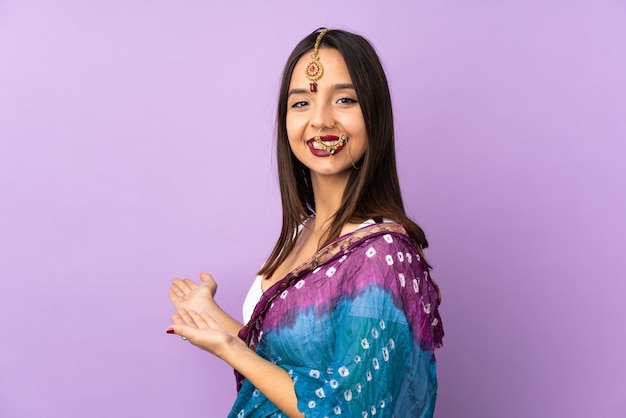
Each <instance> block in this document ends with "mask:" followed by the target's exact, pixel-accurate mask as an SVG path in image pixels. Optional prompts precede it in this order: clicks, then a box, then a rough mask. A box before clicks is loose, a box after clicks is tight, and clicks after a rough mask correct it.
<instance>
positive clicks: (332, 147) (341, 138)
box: [315, 126, 354, 165]
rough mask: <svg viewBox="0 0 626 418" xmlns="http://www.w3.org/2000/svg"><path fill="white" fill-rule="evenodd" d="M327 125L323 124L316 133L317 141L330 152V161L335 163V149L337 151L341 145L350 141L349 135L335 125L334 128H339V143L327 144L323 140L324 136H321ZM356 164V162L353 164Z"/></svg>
mask: <svg viewBox="0 0 626 418" xmlns="http://www.w3.org/2000/svg"><path fill="white" fill-rule="evenodd" d="M324 128H325V127H324V126H322V127H321V128H320V129H319V130H318V131H317V135H315V142H317V144H318V145H319V146H320V147H322V148H323V149H324V151H326V152H327V153H328V160H329V161H330V163H331V164H332V163H333V158H334V155H335V151H337V149H338V148H339V147H341V146H342V145H343V144H345V143H346V142H347V141H348V137H347V136H346V134H344V133H343V132H342V131H341V129H339V128H338V127H336V126H333V128H337V130H338V131H339V139H338V140H337V143H336V144H334V145H326V144H325V143H324V142H323V141H322V138H321V137H320V134H321V133H322V129H324ZM353 165H354V164H353Z"/></svg>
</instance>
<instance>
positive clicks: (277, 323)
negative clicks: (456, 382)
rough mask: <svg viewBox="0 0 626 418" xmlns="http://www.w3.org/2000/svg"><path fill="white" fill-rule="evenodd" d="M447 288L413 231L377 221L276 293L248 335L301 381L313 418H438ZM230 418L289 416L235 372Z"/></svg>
mask: <svg viewBox="0 0 626 418" xmlns="http://www.w3.org/2000/svg"><path fill="white" fill-rule="evenodd" d="M438 306H439V299H438V289H437V287H436V284H435V283H434V282H433V281H432V280H431V279H430V273H429V266H428V264H427V263H426V262H425V261H424V260H423V258H422V257H421V256H420V251H418V249H417V248H416V246H415V245H414V244H413V242H412V240H411V239H410V237H409V236H408V234H407V233H406V231H405V229H404V227H402V226H401V225H399V224H396V223H382V224H374V225H371V226H366V227H363V228H360V229H357V230H356V231H354V232H353V233H351V234H348V235H344V236H342V237H340V238H339V239H337V240H336V241H334V242H333V243H331V244H330V245H328V246H327V247H325V248H323V249H322V250H320V251H319V252H318V253H317V254H315V256H314V257H312V258H311V259H310V260H308V261H307V262H305V263H304V264H303V265H301V266H299V267H298V268H297V269H296V270H294V271H292V272H291V273H290V274H289V275H287V276H286V277H285V278H284V279H282V280H281V281H279V282H278V283H276V284H275V285H274V286H272V287H271V288H270V289H268V290H267V291H266V292H264V294H263V296H262V298H261V300H260V301H259V303H258V304H257V306H256V308H255V311H254V314H253V316H252V318H251V320H250V321H249V322H248V324H246V326H245V327H244V328H243V329H242V331H241V333H240V337H241V338H243V339H244V340H245V341H246V342H247V343H248V345H249V346H250V347H251V348H253V349H254V350H256V352H257V353H258V354H259V355H260V356H262V357H264V358H265V359H267V360H269V361H271V362H272V363H275V364H277V365H278V366H280V367H282V368H284V369H285V370H286V371H287V372H288V373H289V375H290V376H291V378H292V380H293V383H294V388H295V392H296V396H297V398H298V409H299V410H300V411H301V412H302V413H303V414H304V416H305V417H320V418H322V417H341V416H347V417H361V418H363V417H366V418H369V417H371V418H378V417H398V418H405V417H416V418H426V417H432V416H433V412H434V406H435V400H436V393H437V377H436V361H435V355H434V350H435V348H438V347H440V346H441V344H442V338H443V328H442V324H441V318H440V316H439V312H438V310H437V308H438ZM235 374H236V376H237V383H238V396H237V399H236V401H235V404H234V406H233V408H232V411H231V413H230V415H229V417H231V418H234V417H237V418H243V417H257V418H266V417H286V415H284V414H283V413H282V412H281V411H280V410H279V409H278V408H277V407H276V406H275V405H274V404H273V403H272V402H270V401H269V400H268V399H267V398H266V397H265V396H264V395H263V394H262V393H261V392H259V391H258V390H257V389H256V388H255V387H254V386H252V384H250V382H249V381H247V380H246V379H244V378H243V376H241V375H240V374H238V373H237V372H235Z"/></svg>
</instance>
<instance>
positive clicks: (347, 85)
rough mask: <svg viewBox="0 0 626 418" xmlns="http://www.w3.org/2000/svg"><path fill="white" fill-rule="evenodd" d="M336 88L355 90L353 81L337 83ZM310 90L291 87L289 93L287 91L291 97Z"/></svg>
mask: <svg viewBox="0 0 626 418" xmlns="http://www.w3.org/2000/svg"><path fill="white" fill-rule="evenodd" d="M335 90H354V84H352V83H339V84H335ZM307 93H309V90H306V89H291V90H289V93H287V97H290V96H291V95H293V94H307Z"/></svg>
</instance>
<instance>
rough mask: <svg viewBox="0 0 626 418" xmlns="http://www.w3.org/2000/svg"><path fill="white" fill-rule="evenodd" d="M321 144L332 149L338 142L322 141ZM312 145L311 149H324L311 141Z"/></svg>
mask: <svg viewBox="0 0 626 418" xmlns="http://www.w3.org/2000/svg"><path fill="white" fill-rule="evenodd" d="M322 142H323V143H324V145H326V146H327V147H334V146H335V145H337V144H338V143H339V141H322ZM312 145H313V148H315V149H324V147H322V146H321V145H320V144H318V143H317V141H313V144H312Z"/></svg>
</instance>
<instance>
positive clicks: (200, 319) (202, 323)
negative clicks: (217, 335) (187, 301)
mask: <svg viewBox="0 0 626 418" xmlns="http://www.w3.org/2000/svg"><path fill="white" fill-rule="evenodd" d="M188 313H189V316H190V317H191V319H193V322H194V324H196V326H197V327H198V328H200V329H209V328H211V325H210V324H209V323H208V322H207V321H206V318H205V317H204V315H201V314H199V313H198V312H196V311H192V310H189V311H188ZM213 322H215V321H213Z"/></svg>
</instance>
